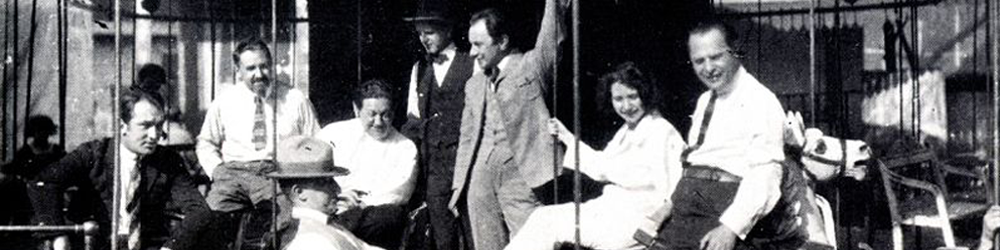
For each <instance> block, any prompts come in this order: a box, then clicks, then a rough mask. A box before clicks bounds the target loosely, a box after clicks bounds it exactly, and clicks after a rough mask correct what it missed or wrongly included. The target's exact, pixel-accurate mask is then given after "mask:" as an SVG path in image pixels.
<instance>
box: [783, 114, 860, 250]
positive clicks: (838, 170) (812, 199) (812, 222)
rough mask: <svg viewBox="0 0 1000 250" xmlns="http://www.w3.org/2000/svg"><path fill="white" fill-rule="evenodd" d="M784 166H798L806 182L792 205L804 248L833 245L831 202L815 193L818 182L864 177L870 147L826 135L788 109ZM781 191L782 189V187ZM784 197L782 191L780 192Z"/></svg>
mask: <svg viewBox="0 0 1000 250" xmlns="http://www.w3.org/2000/svg"><path fill="white" fill-rule="evenodd" d="M784 131H785V152H786V161H785V164H786V165H785V169H786V172H796V171H787V170H789V169H793V167H797V168H798V169H800V170H803V171H797V172H798V173H800V174H801V175H802V176H801V177H803V180H805V182H806V184H807V185H806V186H805V188H803V189H802V190H801V192H802V195H803V196H804V199H799V203H798V204H795V205H794V206H795V207H796V208H797V209H798V210H800V211H799V212H798V214H799V220H801V221H802V222H801V223H797V224H798V226H799V227H800V228H802V229H804V231H805V232H806V236H807V237H806V238H807V240H806V243H805V244H804V246H803V247H802V248H804V249H836V245H837V237H836V234H835V231H834V229H835V228H836V227H835V225H834V224H833V214H832V211H833V210H832V209H830V203H829V202H827V200H826V199H825V198H823V196H820V195H818V194H816V193H815V191H814V187H815V184H816V183H818V182H827V181H830V180H833V179H834V178H838V177H845V178H853V179H855V180H858V181H860V180H863V179H865V177H866V172H867V165H866V164H867V162H868V160H870V159H871V155H872V153H871V149H870V148H869V147H868V144H867V143H865V142H864V141H860V140H848V139H842V138H835V137H831V136H826V135H824V134H823V131H820V130H819V129H816V128H808V129H807V128H805V125H804V123H803V122H802V115H801V114H800V113H798V112H792V111H789V112H788V113H787V115H786V117H785V128H784ZM783 191H784V190H783ZM783 197H784V195H783Z"/></svg>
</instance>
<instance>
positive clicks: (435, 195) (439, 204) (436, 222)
mask: <svg viewBox="0 0 1000 250" xmlns="http://www.w3.org/2000/svg"><path fill="white" fill-rule="evenodd" d="M433 179H435V176H431V177H430V178H428V193H427V198H426V202H427V212H428V215H430V216H429V217H428V219H430V224H431V235H432V236H433V237H434V246H436V249H437V250H458V249H463V247H462V246H460V242H461V241H460V240H459V239H460V238H461V237H462V233H463V232H464V230H463V229H462V225H461V224H460V222H459V220H458V218H456V217H455V214H453V213H452V212H451V210H450V209H449V208H448V202H449V201H450V200H451V191H450V189H451V185H450V183H451V181H450V180H449V181H448V184H449V185H447V186H443V187H444V188H446V189H449V191H445V192H431V190H430V189H431V188H430V186H431V185H442V184H434V183H432V182H440V181H434V180H433ZM449 179H450V178H449Z"/></svg>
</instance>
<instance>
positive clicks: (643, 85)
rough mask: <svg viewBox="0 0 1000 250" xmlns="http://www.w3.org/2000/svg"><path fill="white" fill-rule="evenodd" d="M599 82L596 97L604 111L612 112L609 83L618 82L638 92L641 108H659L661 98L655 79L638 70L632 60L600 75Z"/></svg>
mask: <svg viewBox="0 0 1000 250" xmlns="http://www.w3.org/2000/svg"><path fill="white" fill-rule="evenodd" d="M599 83H600V85H599V86H600V87H599V88H598V93H597V97H598V101H599V102H600V103H601V106H602V107H604V108H603V109H604V111H605V112H609V113H612V114H613V113H614V107H612V106H611V101H612V100H611V85H613V84H615V83H620V84H622V85H625V86H628V87H629V88H632V89H635V91H636V92H639V98H640V99H642V108H643V109H645V110H646V112H652V111H659V110H660V102H661V99H662V98H661V97H660V91H659V87H658V86H657V85H656V81H655V80H653V78H652V77H650V76H648V75H647V74H645V73H643V72H642V71H641V70H639V68H638V67H637V66H636V65H635V63H633V62H624V63H622V64H619V65H618V67H616V68H615V71H611V72H608V73H607V74H604V76H601V78H600V80H599Z"/></svg>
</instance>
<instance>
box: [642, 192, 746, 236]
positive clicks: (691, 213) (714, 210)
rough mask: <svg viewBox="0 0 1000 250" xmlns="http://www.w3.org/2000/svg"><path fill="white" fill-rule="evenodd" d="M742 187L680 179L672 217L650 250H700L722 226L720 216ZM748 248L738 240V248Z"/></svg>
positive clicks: (674, 196) (660, 231)
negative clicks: (708, 234) (714, 230)
mask: <svg viewBox="0 0 1000 250" xmlns="http://www.w3.org/2000/svg"><path fill="white" fill-rule="evenodd" d="M739 186H740V183H739V182H719V181H713V180H707V179H699V178H693V177H687V176H685V177H683V178H681V180H680V182H678V183H677V188H676V189H675V190H674V194H673V195H672V197H671V200H672V201H673V204H674V207H673V210H672V211H671V212H670V218H667V220H666V221H665V222H664V223H663V225H662V227H661V228H660V230H659V232H658V233H657V235H656V242H655V243H654V245H653V246H650V247H649V248H648V249H656V250H660V249H701V248H700V246H699V243H700V241H701V239H702V238H703V237H704V236H705V234H707V233H708V231H711V230H712V229H714V228H716V227H718V226H719V225H721V223H719V217H720V216H722V212H724V211H726V208H728V207H729V204H731V203H732V202H733V197H735V196H736V189H737V188H739ZM745 247H746V244H745V243H744V242H743V241H742V240H739V239H737V242H736V247H735V248H736V249H743V248H745Z"/></svg>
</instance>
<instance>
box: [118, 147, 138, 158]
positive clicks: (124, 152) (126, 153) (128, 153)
mask: <svg viewBox="0 0 1000 250" xmlns="http://www.w3.org/2000/svg"><path fill="white" fill-rule="evenodd" d="M118 152H119V154H120V157H121V159H122V160H123V161H132V162H138V161H139V154H136V153H135V152H132V150H129V149H128V148H126V147H125V144H121V143H119V144H118Z"/></svg>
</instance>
